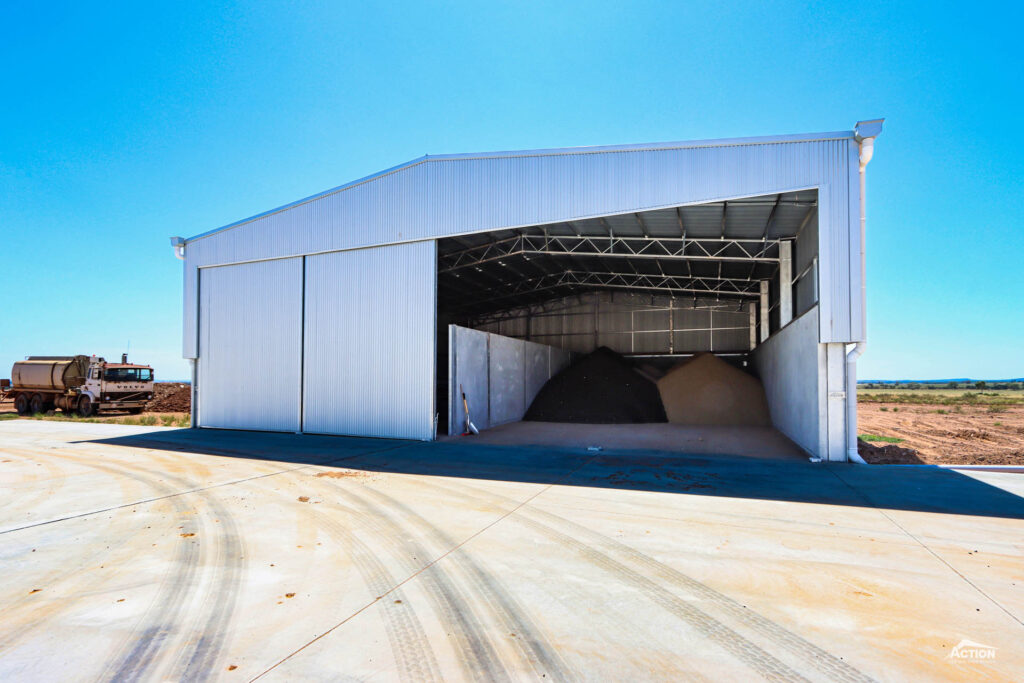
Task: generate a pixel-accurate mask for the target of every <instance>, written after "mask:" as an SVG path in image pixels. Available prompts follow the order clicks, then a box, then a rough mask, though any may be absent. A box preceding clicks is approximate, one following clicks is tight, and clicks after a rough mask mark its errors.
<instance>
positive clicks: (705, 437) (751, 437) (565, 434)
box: [442, 422, 808, 460]
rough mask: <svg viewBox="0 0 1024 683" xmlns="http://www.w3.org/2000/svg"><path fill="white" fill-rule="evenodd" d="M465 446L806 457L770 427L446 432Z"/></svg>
mask: <svg viewBox="0 0 1024 683" xmlns="http://www.w3.org/2000/svg"><path fill="white" fill-rule="evenodd" d="M442 440H443V441H454V442H459V443H463V444H465V445H473V444H477V445H484V444H487V445H500V446H542V447H543V446H548V447H555V448H582V449H586V448H590V447H593V446H597V447H600V448H602V449H611V450H649V451H662V452H664V453H673V454H679V453H693V454H702V455H714V456H723V457H736V456H739V457H750V458H767V459H770V460H807V458H808V455H807V453H805V452H804V451H803V450H802V449H801V448H800V447H799V446H797V445H796V444H795V443H793V442H792V441H790V440H789V439H787V438H786V437H785V436H784V435H783V434H782V433H781V432H779V431H778V430H776V429H774V428H772V427H749V426H732V425H730V426H710V425H683V424H672V423H669V422H660V423H647V424H577V423H569V422H509V423H507V424H503V425H498V426H497V427H491V428H490V429H485V430H483V431H481V432H480V433H479V434H474V435H473V436H445V437H442Z"/></svg>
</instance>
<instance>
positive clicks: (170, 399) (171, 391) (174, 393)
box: [146, 382, 192, 413]
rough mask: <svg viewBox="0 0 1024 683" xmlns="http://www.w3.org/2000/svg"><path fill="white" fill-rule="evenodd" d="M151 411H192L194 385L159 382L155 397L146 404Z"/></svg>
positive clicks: (154, 387) (154, 390) (154, 386)
mask: <svg viewBox="0 0 1024 683" xmlns="http://www.w3.org/2000/svg"><path fill="white" fill-rule="evenodd" d="M146 411H147V412H150V413H188V412H191V411H192V386H191V385H190V384H186V383H181V382H157V383H156V384H154V385H153V399H152V400H151V401H150V402H149V403H147V404H146Z"/></svg>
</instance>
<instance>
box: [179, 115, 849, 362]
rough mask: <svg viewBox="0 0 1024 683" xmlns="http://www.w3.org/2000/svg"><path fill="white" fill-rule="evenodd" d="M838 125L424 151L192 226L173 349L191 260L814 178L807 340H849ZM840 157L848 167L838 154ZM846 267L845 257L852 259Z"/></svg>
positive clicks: (189, 288)
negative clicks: (567, 145)
mask: <svg viewBox="0 0 1024 683" xmlns="http://www.w3.org/2000/svg"><path fill="white" fill-rule="evenodd" d="M856 152H857V145H856V142H855V141H854V139H853V135H852V133H835V134H827V135H821V136H794V137H788V138H768V139H760V140H752V141H719V142H701V143H681V144H672V145H663V146H638V147H627V148H591V149H579V150H550V151H539V152H526V153H508V154H495V155H480V156H468V155H467V156H453V157H431V158H429V159H423V160H419V161H416V162H412V163H410V164H408V165H405V166H402V167H399V168H397V169H395V170H393V171H390V172H386V173H384V174H380V175H377V176H373V177H371V178H368V179H366V180H364V181H360V182H357V183H354V184H351V185H348V186H345V187H343V188H340V189H337V190H334V191H330V192H328V193H324V194H323V195H319V196H317V197H314V198H311V199H309V200H304V201H303V202H299V203H296V204H295V205H292V206H290V207H287V208H283V209H281V210H278V211H274V212H270V213H268V214H266V215H262V216H259V217H256V218H254V219H252V220H249V221H243V222H242V223H240V224H238V225H237V226H235V227H229V228H228V229H224V230H221V231H216V232H213V233H212V234H209V235H206V236H199V237H197V238H193V239H192V240H190V241H189V242H188V243H187V246H186V249H185V254H186V265H185V278H186V286H185V293H186V298H185V312H184V313H185V315H184V355H185V357H187V358H194V357H196V352H197V348H196V344H195V324H196V303H197V302H196V297H195V296H194V295H192V294H190V292H194V291H195V288H194V283H193V282H190V279H194V278H195V277H196V269H197V268H198V267H200V266H206V265H213V264H223V263H237V262H245V261H252V260H259V259H268V258H277V257H282V256H294V255H301V254H314V253H318V252H324V251H334V250H343V249H351V248H355V247H363V246H375V245H383V244H391V243H398V242H406V241H413V240H421V239H429V238H436V237H443V236H449V235H457V234H463V233H468V232H476V231H484V230H494V229H499V228H512V227H522V226H527V225H535V224H543V223H554V222H561V221H567V220H576V219H581V218H587V217H593V216H600V215H609V214H618V213H628V212H633V211H641V210H648V209H656V208H661V207H667V206H677V205H684V204H694V203H701V202H709V201H720V200H724V199H731V198H738V197H747V196H756V195H764V194H772V193H777V192H786V191H792V190H796V189H804V188H811V187H817V188H819V203H820V206H819V225H818V227H819V235H818V241H819V248H818V257H819V284H820V313H821V318H820V325H819V335H820V340H821V341H823V342H825V341H855V340H860V339H862V338H863V332H864V331H863V329H862V324H861V317H860V310H861V309H860V307H861V306H862V302H861V301H860V300H859V298H860V268H859V248H860V233H859V230H858V229H857V226H856V217H857V216H856V203H857V197H856V192H857V188H856V182H857V180H856V168H857V165H856ZM851 164H852V166H851ZM855 265H856V267H854V266H855Z"/></svg>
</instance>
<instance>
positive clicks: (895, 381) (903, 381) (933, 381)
mask: <svg viewBox="0 0 1024 683" xmlns="http://www.w3.org/2000/svg"><path fill="white" fill-rule="evenodd" d="M911 382H917V383H918V384H944V383H946V384H948V383H949V382H957V383H960V384H963V383H965V382H985V383H989V382H991V383H993V384H1001V383H1013V382H1024V377H1014V378H1011V379H975V378H973V377H952V378H950V379H858V380H857V384H909V383H911Z"/></svg>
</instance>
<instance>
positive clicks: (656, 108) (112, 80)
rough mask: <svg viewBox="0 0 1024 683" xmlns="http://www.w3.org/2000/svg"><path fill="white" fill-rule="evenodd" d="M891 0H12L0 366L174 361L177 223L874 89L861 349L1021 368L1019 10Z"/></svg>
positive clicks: (0, 16)
mask: <svg viewBox="0 0 1024 683" xmlns="http://www.w3.org/2000/svg"><path fill="white" fill-rule="evenodd" d="M896 4H897V3H889V2H885V3H878V4H869V3H834V4H817V5H815V6H812V7H806V6H802V7H797V6H795V5H791V4H779V5H771V4H769V3H762V2H750V3H719V2H709V3H675V2H667V3H627V2H610V3H595V2H584V3H578V4H574V3H571V2H559V3H549V4H547V5H540V4H532V3H520V2H514V3H498V2H490V3H479V2H465V3H409V4H405V3H400V2H389V3H382V4H381V5H380V6H371V5H369V4H366V3H340V2H338V3H332V2H326V3H297V4H294V5H292V4H287V5H286V4H284V3H282V4H281V5H278V6H269V5H265V4H261V6H260V7H259V8H255V9H254V8H246V7H241V6H234V5H221V6H215V3H212V2H210V3H166V6H163V7H157V6H155V5H156V4H155V3H135V4H131V5H128V4H126V5H123V6H121V7H119V8H113V7H108V6H102V7H97V6H91V5H90V6H85V5H83V4H81V3H74V4H62V3H25V5H24V7H18V6H15V4H14V3H6V4H5V5H4V6H3V8H2V9H0V63H2V64H3V65H4V66H3V68H2V69H0V85H2V90H0V92H2V93H3V95H2V97H0V260H2V264H0V266H2V272H3V276H4V283H5V290H6V291H5V293H4V295H3V297H2V298H0V302H2V303H0V376H7V373H8V370H7V369H6V368H9V366H10V364H11V362H12V361H13V360H15V359H17V358H20V357H22V356H24V355H26V354H43V353H75V352H84V353H98V354H102V355H106V356H107V357H108V358H110V357H115V356H117V355H118V354H119V353H120V352H121V351H123V350H124V348H125V347H126V345H127V344H128V342H129V340H130V342H131V350H132V355H133V357H134V358H136V359H138V360H145V361H149V362H151V363H152V364H153V365H154V366H155V367H156V369H157V372H158V374H159V375H160V376H162V377H163V378H182V377H186V376H187V370H186V367H187V366H186V364H185V362H184V361H182V360H181V359H180V337H181V266H180V262H179V261H177V260H176V259H174V257H173V255H172V251H171V247H170V246H169V243H168V237H169V236H171V235H185V236H190V235H194V234H197V233H200V232H203V231H206V230H208V229H210V228H214V227H218V226H220V225H223V224H225V223H229V222H232V221H234V220H237V219H240V218H243V217H246V216H249V215H252V214H254V213H258V212H260V211H263V210H266V209H269V208H272V207H275V206H278V205H281V204H284V203H287V202H290V201H293V200H295V199H298V198H300V197H304V196H307V195H309V194H312V193H314V192H317V191H320V190H323V189H326V188H329V187H333V186H336V185H339V184H341V183H343V182H346V181H348V180H351V179H354V178H357V177H360V176H363V175H366V174H369V173H372V172H374V171H377V170H380V169H383V168H386V167H389V166H392V165H394V164H397V163H400V162H403V161H406V160H408V159H411V158H414V157H417V156H420V155H422V154H424V153H432V154H442V153H450V152H469V151H486V150H505V149H518V148H537V147H555V146H575V145H602V144H615V143H630V142H653V141H665V140H686V139H695V138H714V137H733V136H751V135H771V134H779V133H792V132H815V131H831V130H843V129H849V128H851V127H852V126H853V124H854V123H855V122H856V121H857V120H858V119H864V118H874V117H878V116H884V117H886V119H887V121H886V127H885V132H884V133H883V135H882V137H881V138H880V139H879V141H878V143H877V145H876V153H875V158H874V161H872V163H871V165H870V167H869V169H868V171H869V173H868V182H869V193H868V194H869V208H868V217H869V220H868V230H869V246H868V292H869V297H868V298H869V309H868V315H869V348H868V351H867V353H866V354H865V356H864V357H863V359H862V361H861V363H860V373H859V374H860V376H861V377H883V378H929V377H949V376H971V377H978V378H996V377H1006V376H1022V375H1024V353H1022V350H1024V218H1022V211H1024V181H1022V178H1024V125H1022V123H1024V115H1022V105H1024V57H1022V55H1024V48H1022V40H1021V37H1020V26H1021V24H1022V21H1021V20H1022V19H1024V16H1022V14H1021V11H1020V10H1019V9H1014V7H1015V6H1014V5H1011V4H1009V3H1006V4H1003V5H1002V6H999V7H996V6H991V7H989V8H988V9H986V8H985V6H984V5H979V4H976V3H955V4H954V3H950V4H939V3H907V4H905V5H901V6H899V7H897V6H895V5H896ZM1018 7H1019V6H1018ZM1014 13H1016V14H1014Z"/></svg>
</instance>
